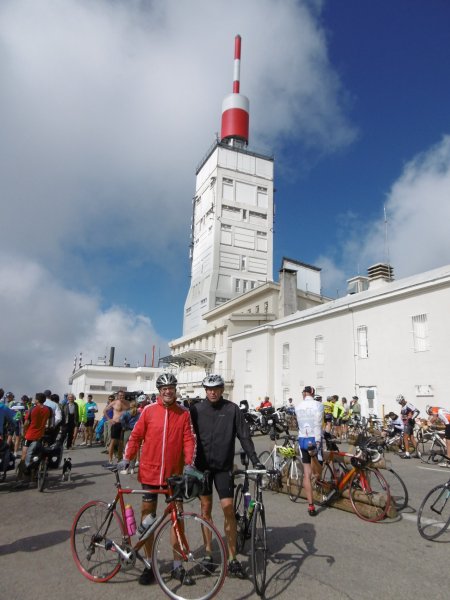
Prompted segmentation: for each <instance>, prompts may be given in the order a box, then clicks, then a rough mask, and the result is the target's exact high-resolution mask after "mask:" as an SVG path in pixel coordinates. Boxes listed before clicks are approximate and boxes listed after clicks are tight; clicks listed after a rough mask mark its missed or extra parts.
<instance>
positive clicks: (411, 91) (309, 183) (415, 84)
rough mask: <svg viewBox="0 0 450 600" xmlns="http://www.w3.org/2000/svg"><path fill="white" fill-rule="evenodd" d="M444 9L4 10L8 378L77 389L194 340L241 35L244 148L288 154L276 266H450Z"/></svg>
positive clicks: (111, 4)
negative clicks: (196, 212) (111, 358)
mask: <svg viewBox="0 0 450 600" xmlns="http://www.w3.org/2000/svg"><path fill="white" fill-rule="evenodd" d="M449 30H450V4H449V3H448V2H446V1H444V0H441V1H440V0H428V1H427V2H424V1H422V2H419V1H416V0H409V1H407V0H396V1H394V2H392V1H388V0H380V1H378V2H372V1H369V0H345V1H344V0H341V1H339V0H333V1H331V0H324V1H321V0H305V1H294V0H283V1H282V0H248V1H247V2H245V3H242V2H239V1H237V0H228V1H225V0H223V1H220V0H218V1H217V2H208V1H207V0H193V1H192V2H190V3H185V2H181V1H176V0H167V1H162V0H159V1H156V2H150V1H146V0H142V1H138V0H135V1H129V0H128V1H125V0H115V1H112V0H90V1H87V0H78V1H75V0H69V1H67V2H65V3H58V2H54V1H52V0H42V1H41V2H40V3H39V5H37V3H34V2H32V1H31V0H29V1H26V0H5V1H4V2H2V4H1V5H0V43H1V47H2V52H1V54H0V77H1V81H0V85H1V88H2V90H3V93H2V96H1V98H0V115H1V117H2V122H3V126H2V129H3V133H2V137H1V138H0V158H1V160H0V210H1V218H0V235H1V239H2V253H1V255H0V271H1V278H2V282H3V286H2V290H1V292H0V316H1V322H0V338H1V339H2V344H1V348H0V386H1V387H5V388H8V389H10V388H11V389H12V390H13V391H15V392H17V393H24V392H27V393H34V392H35V391H36V390H38V389H43V388H44V387H49V386H50V387H52V388H55V389H57V391H60V392H61V393H62V392H64V391H66V390H65V388H66V386H67V378H68V375H69V374H70V372H71V370H72V364H73V358H74V356H75V355H78V353H79V352H82V353H83V361H86V362H89V361H90V360H91V359H92V360H94V361H95V360H96V358H97V357H98V356H101V355H103V354H105V353H106V352H107V351H108V350H107V349H108V348H109V346H111V345H114V346H116V349H117V350H116V357H117V361H118V363H119V364H121V362H122V361H123V360H124V358H125V357H126V358H127V359H128V360H129V361H131V362H132V363H133V364H135V363H136V362H138V361H139V362H140V363H141V364H142V363H143V360H144V354H145V353H146V354H147V357H148V356H149V355H150V353H151V349H152V345H153V344H154V345H156V348H157V353H158V349H161V353H162V354H164V353H165V352H166V350H167V347H166V343H167V341H168V340H170V339H173V338H175V337H178V336H179V335H181V326H182V312H183V304H184V300H185V296H186V293H187V290H188V286H189V260H188V244H189V220H190V211H191V198H192V195H193V193H194V189H195V168H196V166H197V164H198V162H199V161H200V160H201V158H202V157H203V155H204V153H205V152H206V151H207V149H208V148H209V146H210V145H211V143H212V142H213V140H214V136H215V133H216V132H217V131H219V129H220V116H221V114H220V112H221V102H222V99H223V97H224V96H225V95H226V94H228V93H229V92H230V91H231V85H232V73H233V39H234V36H235V34H236V33H240V34H241V35H242V39H243V44H242V68H241V91H242V93H244V94H245V95H247V96H248V97H249V99H250V147H251V148H252V147H253V148H255V149H259V150H261V149H262V150H264V151H266V152H269V153H274V155H275V179H276V182H275V185H276V190H277V191H276V209H277V213H276V224H275V256H274V266H275V273H274V275H275V277H276V271H277V269H278V267H279V265H280V261H281V257H282V256H289V257H290V258H295V259H297V260H301V261H304V262H308V263H312V264H315V265H318V266H321V267H322V269H323V270H322V284H323V291H324V293H326V294H328V295H331V296H335V295H337V294H339V295H343V294H345V289H346V286H345V282H346V279H347V278H349V277H351V276H354V275H355V274H357V273H358V272H360V273H365V271H366V269H367V267H368V266H369V265H370V264H373V263H375V262H378V261H380V260H384V259H385V257H386V253H385V244H384V224H383V206H386V211H387V215H388V219H389V226H388V230H389V256H390V260H391V263H392V265H393V266H394V269H395V274H396V276H397V277H403V276H407V275H410V274H413V273H418V272H421V271H424V270H427V269H432V268H434V267H438V266H441V265H444V264H447V263H449V262H450V241H449V239H448V232H447V229H448V226H447V223H448V222H449V219H450V137H449V134H450V131H449V130H450V127H449V114H450V113H449V110H448V107H449V106H450V77H449V72H448V71H449V66H448V65H449V61H448V56H449V46H450V42H449V41H448V40H449V36H448V31H449Z"/></svg>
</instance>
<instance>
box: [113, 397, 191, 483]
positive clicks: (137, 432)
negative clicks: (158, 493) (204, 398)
mask: <svg viewBox="0 0 450 600" xmlns="http://www.w3.org/2000/svg"><path fill="white" fill-rule="evenodd" d="M142 442H143V445H142V448H141V456H140V458H139V481H140V482H141V483H145V484H147V485H164V484H165V483H166V479H167V477H170V476H171V475H181V473H182V472H183V467H184V465H191V464H193V463H194V460H195V453H196V447H197V445H196V437H195V433H194V429H193V427H192V422H191V417H190V414H189V411H188V410H187V409H186V408H184V407H182V406H179V405H178V404H177V403H176V402H175V403H174V404H172V405H171V406H169V407H165V406H164V404H163V402H162V399H161V398H160V397H158V398H157V400H156V402H155V403H154V404H149V405H148V406H146V407H145V408H144V410H143V411H142V413H141V416H140V418H139V421H138V422H137V423H136V425H135V426H134V429H133V431H132V432H131V435H130V438H129V440H128V443H127V445H126V448H125V455H124V456H125V458H126V459H127V460H130V459H131V458H134V457H135V456H136V454H137V452H138V450H139V447H140V446H141V443H142Z"/></svg>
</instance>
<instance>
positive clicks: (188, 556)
mask: <svg viewBox="0 0 450 600" xmlns="http://www.w3.org/2000/svg"><path fill="white" fill-rule="evenodd" d="M109 470H111V471H113V472H114V474H115V477H116V483H115V487H116V489H117V492H116V495H115V498H114V499H113V500H112V501H111V502H109V503H107V502H103V501H101V500H92V501H91V502H88V503H87V504H85V505H84V506H83V507H82V508H81V509H80V510H79V511H78V513H77V515H76V517H75V520H74V522H73V525H72V529H71V534H70V542H71V548H72V556H73V558H74V561H75V564H76V566H77V568H78V569H79V571H80V572H81V573H82V574H83V575H84V576H85V577H86V578H87V579H89V580H90V581H95V582H106V581H109V580H110V579H112V578H113V577H114V576H115V575H116V574H117V573H118V572H119V571H120V570H121V569H123V570H129V569H130V568H132V567H134V566H135V564H136V561H137V560H139V561H140V562H142V563H143V564H144V565H145V567H147V568H149V567H150V566H151V567H152V569H153V572H154V574H155V577H156V581H157V582H158V584H159V586H160V587H161V588H162V589H163V590H164V592H165V593H166V594H167V595H168V596H170V598H174V599H175V600H208V599H209V598H212V597H213V596H215V595H216V594H217V593H218V591H219V590H220V588H221V587H222V585H223V582H224V579H225V576H226V550H225V546H224V543H223V540H222V537H221V535H220V533H219V532H218V531H217V529H216V528H215V526H214V525H213V524H212V523H210V522H209V521H206V520H205V519H203V518H202V517H200V516H199V515H197V514H194V513H187V512H184V510H183V505H182V501H183V500H191V499H193V498H194V497H196V496H198V495H199V494H200V491H201V487H200V484H199V482H198V480H196V479H195V478H193V477H185V476H183V477H181V476H180V477H170V478H169V479H168V480H167V484H168V487H161V488H160V489H156V490H154V493H157V494H161V495H163V496H165V500H166V503H167V506H166V508H165V510H164V512H163V513H162V515H160V516H159V517H158V518H156V519H155V520H154V521H153V522H151V523H150V524H149V525H148V526H147V527H146V528H145V529H144V531H139V530H138V531H137V534H138V540H137V542H135V543H134V544H132V542H131V538H132V537H133V535H134V534H135V533H136V531H133V530H131V531H130V530H129V529H128V527H127V526H126V525H125V524H126V523H127V519H126V514H125V510H126V508H125V502H124V496H126V495H128V494H145V493H146V490H142V489H138V490H134V489H129V488H123V487H122V485H121V483H120V476H119V472H118V470H117V468H109ZM152 491H153V490H152ZM153 534H154V536H155V537H154V543H153V553H152V557H151V558H147V557H145V556H144V555H143V554H141V553H140V550H141V548H142V547H143V546H144V544H145V542H146V540H147V538H148V537H149V536H151V535H153ZM206 538H210V539H211V552H209V551H208V555H210V557H211V560H209V559H208V563H207V564H206V563H205V561H204V560H202V559H204V557H205V542H204V540H205V539H206ZM174 561H177V562H178V561H179V562H180V563H181V565H182V567H183V569H184V577H183V578H181V581H180V579H177V578H175V577H174V576H173V574H174ZM187 578H188V579H189V582H190V585H183V581H184V580H186V581H187V580H188V579H187Z"/></svg>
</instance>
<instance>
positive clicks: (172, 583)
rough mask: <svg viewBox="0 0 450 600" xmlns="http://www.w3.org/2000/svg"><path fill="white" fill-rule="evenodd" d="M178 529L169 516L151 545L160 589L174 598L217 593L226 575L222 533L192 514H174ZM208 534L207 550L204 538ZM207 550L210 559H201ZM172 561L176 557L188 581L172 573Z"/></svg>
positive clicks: (201, 599) (203, 598)
mask: <svg viewBox="0 0 450 600" xmlns="http://www.w3.org/2000/svg"><path fill="white" fill-rule="evenodd" d="M177 522H178V531H176V530H175V528H174V524H173V523H172V520H171V519H169V520H168V521H166V522H165V523H164V524H163V526H162V527H161V528H160V529H159V530H158V532H157V534H156V536H155V542H154V545H153V556H152V565H153V572H154V574H155V577H156V579H157V581H158V583H159V585H160V586H161V588H162V589H163V590H164V592H165V593H166V594H167V595H168V596H170V597H171V598H174V599H175V600H182V599H185V600H208V598H212V597H213V596H215V595H216V594H217V592H218V591H219V590H220V588H221V587H222V585H223V582H224V580H225V575H226V551H225V546H224V543H223V541H222V537H221V535H220V533H219V532H218V531H217V529H216V528H215V527H214V526H213V525H212V523H210V522H208V521H206V520H205V519H203V518H202V517H199V516H198V515H195V514H190V513H183V514H181V515H180V516H179V517H178V520H177ZM206 538H211V552H208V553H206V552H205V539H206ZM206 554H208V556H209V557H210V559H211V560H207V561H205V560H204V559H205V556H206ZM174 561H180V562H181V566H182V567H183V569H184V571H185V573H186V574H188V575H189V576H190V577H191V578H192V580H193V582H194V583H193V584H192V585H183V581H180V580H179V579H176V578H175V577H173V570H174Z"/></svg>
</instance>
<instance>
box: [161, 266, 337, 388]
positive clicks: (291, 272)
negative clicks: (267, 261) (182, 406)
mask: <svg viewBox="0 0 450 600" xmlns="http://www.w3.org/2000/svg"><path fill="white" fill-rule="evenodd" d="M286 265H289V266H290V268H289V269H288V268H286ZM293 267H296V268H295V269H294V268H293ZM317 278H319V279H318V281H319V285H318V288H317V289H319V290H320V269H318V268H317V267H313V266H311V265H306V264H304V263H299V262H297V261H294V260H292V259H287V258H283V262H282V267H281V269H280V281H279V282H278V283H276V282H274V281H268V282H267V283H264V284H262V285H259V286H257V287H255V288H254V289H251V290H250V291H248V292H246V293H241V294H240V295H239V296H238V297H236V298H234V299H233V300H229V301H227V302H224V303H223V304H220V305H219V306H217V307H216V308H213V309H212V310H210V311H209V312H207V313H205V314H204V315H203V320H202V323H203V325H202V326H201V327H198V328H197V329H196V330H195V331H193V332H191V333H190V334H188V335H185V336H183V337H181V338H178V339H176V340H173V341H172V342H170V344H169V346H170V349H171V355H170V356H167V357H164V358H162V359H160V363H162V364H163V365H165V366H166V367H167V368H168V369H170V370H172V371H173V372H174V373H175V374H176V376H177V378H178V381H179V389H180V392H181V394H182V396H191V397H192V396H193V397H195V396H197V395H200V396H201V395H203V394H204V391H203V389H202V387H201V382H202V379H203V378H204V377H205V374H206V373H208V372H214V373H219V374H220V375H222V377H223V378H224V380H225V393H226V396H227V397H228V398H230V399H231V398H232V399H236V396H235V394H234V392H233V388H234V369H235V366H234V364H233V356H232V346H231V342H230V337H231V336H233V335H235V334H236V333H239V332H244V331H247V330H249V329H253V328H255V327H258V326H260V325H262V324H266V323H268V322H270V321H274V320H275V319H278V318H280V317H284V316H286V315H289V314H292V313H295V312H296V311H298V310H305V309H307V308H310V307H313V306H317V305H318V304H321V303H323V302H326V301H328V300H329V299H328V298H324V297H322V296H321V295H320V293H316V292H313V291H305V290H301V289H298V288H297V281H298V280H299V279H300V280H304V281H307V280H308V281H317ZM311 287H313V286H312V285H311ZM248 356H250V355H248Z"/></svg>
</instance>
